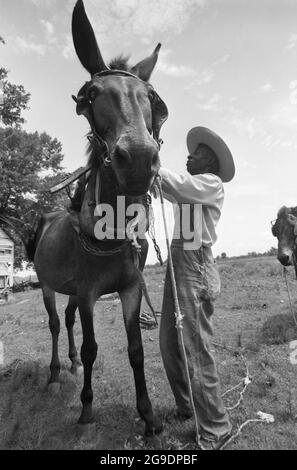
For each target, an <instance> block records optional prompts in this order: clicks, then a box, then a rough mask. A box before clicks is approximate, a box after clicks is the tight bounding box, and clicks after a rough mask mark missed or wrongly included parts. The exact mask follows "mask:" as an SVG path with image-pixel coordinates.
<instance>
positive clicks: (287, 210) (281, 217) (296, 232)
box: [271, 206, 297, 270]
mask: <svg viewBox="0 0 297 470" xmlns="http://www.w3.org/2000/svg"><path fill="white" fill-rule="evenodd" d="M271 231H272V234H273V236H274V237H276V238H277V240H278V251H277V258H278V260H279V262H280V263H281V264H282V265H283V266H292V265H293V266H294V267H295V270H296V259H297V245H296V240H297V207H286V206H283V207H281V208H280V209H279V211H278V213H277V218H276V220H275V221H273V222H272V228H271Z"/></svg>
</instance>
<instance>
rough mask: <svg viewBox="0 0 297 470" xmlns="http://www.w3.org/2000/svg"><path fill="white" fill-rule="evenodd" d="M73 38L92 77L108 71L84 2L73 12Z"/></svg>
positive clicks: (78, 3)
mask: <svg viewBox="0 0 297 470" xmlns="http://www.w3.org/2000/svg"><path fill="white" fill-rule="evenodd" d="M72 37H73V43H74V47H75V50H76V53H77V55H78V58H79V60H80V61H81V63H82V65H83V66H84V67H85V68H86V69H87V71H88V72H90V74H91V75H94V74H95V73H98V72H101V71H102V70H106V69H108V67H107V66H106V65H105V63H104V60H103V58H102V56H101V52H100V49H99V47H98V44H97V41H96V37H95V34H94V31H93V28H92V26H91V23H90V21H89V19H88V17H87V14H86V10H85V7H84V4H83V1H82V0H78V1H77V2H76V5H75V7H74V10H73V14H72Z"/></svg>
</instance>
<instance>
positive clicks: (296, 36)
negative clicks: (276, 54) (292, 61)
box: [286, 33, 297, 49]
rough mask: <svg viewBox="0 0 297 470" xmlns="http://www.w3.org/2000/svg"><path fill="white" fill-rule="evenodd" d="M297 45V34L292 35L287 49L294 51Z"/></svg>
mask: <svg viewBox="0 0 297 470" xmlns="http://www.w3.org/2000/svg"><path fill="white" fill-rule="evenodd" d="M296 43H297V34H296V33H290V35H289V38H288V42H287V45H286V49H293V48H294V47H296Z"/></svg>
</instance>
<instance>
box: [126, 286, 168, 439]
mask: <svg viewBox="0 0 297 470" xmlns="http://www.w3.org/2000/svg"><path fill="white" fill-rule="evenodd" d="M119 294H120V298H121V301H122V306H123V315H124V321H125V327H126V332H127V337H128V353H129V360H130V364H131V366H132V368H133V373H134V380H135V388H136V401H137V409H138V412H139V414H140V416H141V418H142V419H144V421H145V423H146V428H145V434H146V435H152V434H157V433H159V432H161V431H162V423H161V421H159V420H158V419H156V418H155V417H154V415H153V410H152V405H151V402H150V399H149V396H148V393H147V388H146V382H145V375H144V367H143V365H144V357H143V347H142V339H141V331H140V326H139V312H140V305H141V296H142V295H141V287H140V286H139V284H138V283H137V284H135V285H133V286H132V287H129V288H126V289H125V290H123V291H121V292H119Z"/></svg>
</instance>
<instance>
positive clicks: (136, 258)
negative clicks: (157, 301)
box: [132, 246, 158, 326]
mask: <svg viewBox="0 0 297 470" xmlns="http://www.w3.org/2000/svg"><path fill="white" fill-rule="evenodd" d="M140 254H141V252H140V251H139V250H137V249H136V248H135V246H132V256H133V261H134V266H135V268H136V274H137V276H138V279H139V282H140V286H141V290H142V293H143V295H144V298H145V300H146V303H147V304H148V306H149V308H150V310H151V312H152V314H153V317H154V320H155V325H156V326H158V320H157V315H156V312H155V309H154V307H153V304H152V302H151V299H150V296H149V293H148V289H147V286H146V283H145V279H144V276H143V273H142V272H141V271H140V269H139V258H140Z"/></svg>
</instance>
